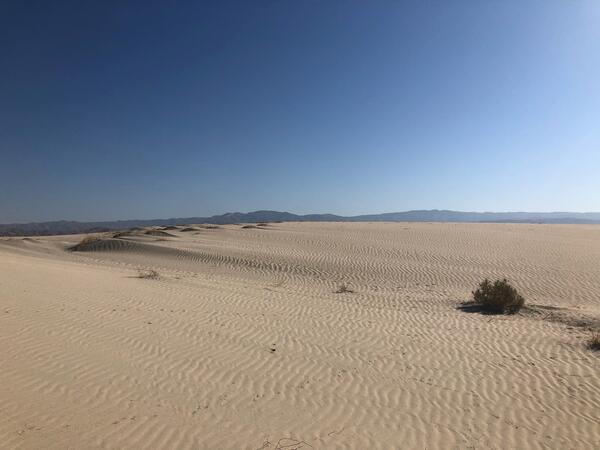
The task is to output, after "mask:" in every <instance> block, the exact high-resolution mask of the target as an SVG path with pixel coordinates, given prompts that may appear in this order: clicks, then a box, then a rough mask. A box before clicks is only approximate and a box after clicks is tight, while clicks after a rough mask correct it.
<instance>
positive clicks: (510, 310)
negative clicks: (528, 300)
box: [473, 278, 525, 314]
mask: <svg viewBox="0 0 600 450" xmlns="http://www.w3.org/2000/svg"><path fill="white" fill-rule="evenodd" d="M473 304H475V305H477V306H479V307H480V308H481V309H482V310H484V311H488V312H494V313H505V314H515V313H517V312H518V311H519V310H520V309H521V308H522V307H523V305H524V304H525V299H524V298H523V297H522V296H521V295H519V293H518V292H517V290H516V289H515V288H514V287H513V286H511V285H510V284H509V282H508V280H506V278H505V279H503V280H496V281H494V282H493V283H492V282H491V281H490V280H488V279H487V278H486V279H485V280H483V282H481V284H480V285H479V287H478V288H477V290H475V291H473Z"/></svg>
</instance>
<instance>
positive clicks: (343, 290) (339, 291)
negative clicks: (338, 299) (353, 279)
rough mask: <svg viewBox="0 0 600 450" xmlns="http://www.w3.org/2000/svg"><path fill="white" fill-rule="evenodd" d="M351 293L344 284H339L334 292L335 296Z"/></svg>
mask: <svg viewBox="0 0 600 450" xmlns="http://www.w3.org/2000/svg"><path fill="white" fill-rule="evenodd" d="M353 292H354V291H353V290H352V289H350V288H349V287H348V285H347V284H345V283H343V284H340V286H339V287H338V289H337V291H335V293H336V294H351V293H353Z"/></svg>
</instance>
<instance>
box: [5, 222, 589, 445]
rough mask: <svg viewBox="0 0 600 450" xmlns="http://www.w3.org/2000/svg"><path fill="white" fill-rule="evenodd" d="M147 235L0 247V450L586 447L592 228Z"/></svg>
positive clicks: (298, 227)
mask: <svg viewBox="0 0 600 450" xmlns="http://www.w3.org/2000/svg"><path fill="white" fill-rule="evenodd" d="M169 233H171V234H173V235H174V237H158V236H148V235H144V236H138V237H126V238H125V239H117V240H110V241H107V242H104V243H96V244H93V245H92V249H95V250H96V251H86V252H69V251H65V247H66V246H68V245H72V244H74V243H76V242H78V241H79V240H80V239H81V236H55V237H40V238H37V237H35V238H30V239H21V238H11V239H7V238H4V239H0V364H1V368H0V404H1V414H0V448H2V449H17V448H24V449H67V448H70V449H94V448H107V449H109V448H110V449H188V448H189V449H205V448H206V449H258V448H263V449H275V448H277V447H276V445H277V443H278V441H279V447H280V448H286V449H287V450H289V449H291V448H303V449H309V448H315V449H336V448H351V449H365V450H366V449H391V448H404V449H407V448H417V449H420V448H428V449H442V448H444V449H447V448H480V449H488V448H506V449H509V448H521V449H525V448H555V449H568V448H577V449H584V448H588V449H592V448H600V355H599V354H598V353H594V352H592V351H590V350H589V349H587V348H586V347H585V340H586V338H587V336H588V335H589V331H588V330H587V329H586V328H585V327H584V326H581V325H586V324H588V325H589V324H590V323H591V324H593V322H594V321H595V320H598V318H600V227H599V226H585V225H580V226H572V225H523V224H518V225H517V224H427V223H409V224H406V223H379V224H367V223H356V224H348V223H343V224H340V223H283V224H271V225H269V226H267V227H265V229H242V228H241V227H240V226H235V225H229V226H224V227H221V228H220V229H214V230H210V229H201V228H199V229H198V231H189V232H181V231H169ZM138 268H146V269H154V270H156V271H158V272H159V274H160V277H159V279H157V280H151V279H139V278H136V276H137V269H138ZM486 276H488V277H507V278H509V280H511V281H512V282H513V283H514V284H515V285H516V286H517V288H518V289H519V290H520V291H521V292H522V293H523V295H524V296H525V297H526V299H527V301H528V303H530V304H534V305H541V306H537V307H535V308H534V309H535V311H529V312H525V313H522V314H518V315H515V316H498V315H495V316H489V315H482V314H479V313H467V312H464V311H461V310H458V309H457V305H458V303H459V302H461V301H464V300H467V299H469V296H470V291H471V290H472V289H473V288H474V287H475V286H476V284H477V283H478V282H479V281H481V280H482V279H483V278H484V277H486ZM344 282H345V283H348V285H349V287H350V288H351V289H352V290H354V291H355V292H354V293H346V294H336V293H334V291H335V290H336V289H337V288H338V286H339V285H340V284H341V283H344ZM543 306H554V307H558V308H561V309H558V310H554V309H548V308H543ZM565 322H567V323H565ZM577 325H578V326H577ZM272 349H274V350H275V351H273V350H272ZM283 438H287V439H289V440H287V441H286V440H283V441H280V439H283ZM292 440H296V441H298V442H299V444H298V445H296V446H291V447H284V446H285V445H290V444H291V443H292V442H293V441H292ZM301 442H304V443H303V444H302V443H301Z"/></svg>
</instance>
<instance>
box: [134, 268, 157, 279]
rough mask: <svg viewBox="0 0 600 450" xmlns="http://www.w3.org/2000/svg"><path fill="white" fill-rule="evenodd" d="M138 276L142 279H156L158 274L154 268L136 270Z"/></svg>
mask: <svg viewBox="0 0 600 450" xmlns="http://www.w3.org/2000/svg"><path fill="white" fill-rule="evenodd" d="M137 277H138V278H142V279H144V280H157V279H158V277H159V275H158V272H157V271H156V270H143V269H139V270H138V276H137Z"/></svg>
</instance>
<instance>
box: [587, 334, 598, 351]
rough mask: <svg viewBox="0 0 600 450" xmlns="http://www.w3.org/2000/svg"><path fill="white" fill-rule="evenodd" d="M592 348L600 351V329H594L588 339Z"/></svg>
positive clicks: (589, 346)
mask: <svg viewBox="0 0 600 450" xmlns="http://www.w3.org/2000/svg"><path fill="white" fill-rule="evenodd" d="M588 348H589V349H590V350H595V351H600V330H596V331H592V336H591V337H590V340H589V341H588Z"/></svg>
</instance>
